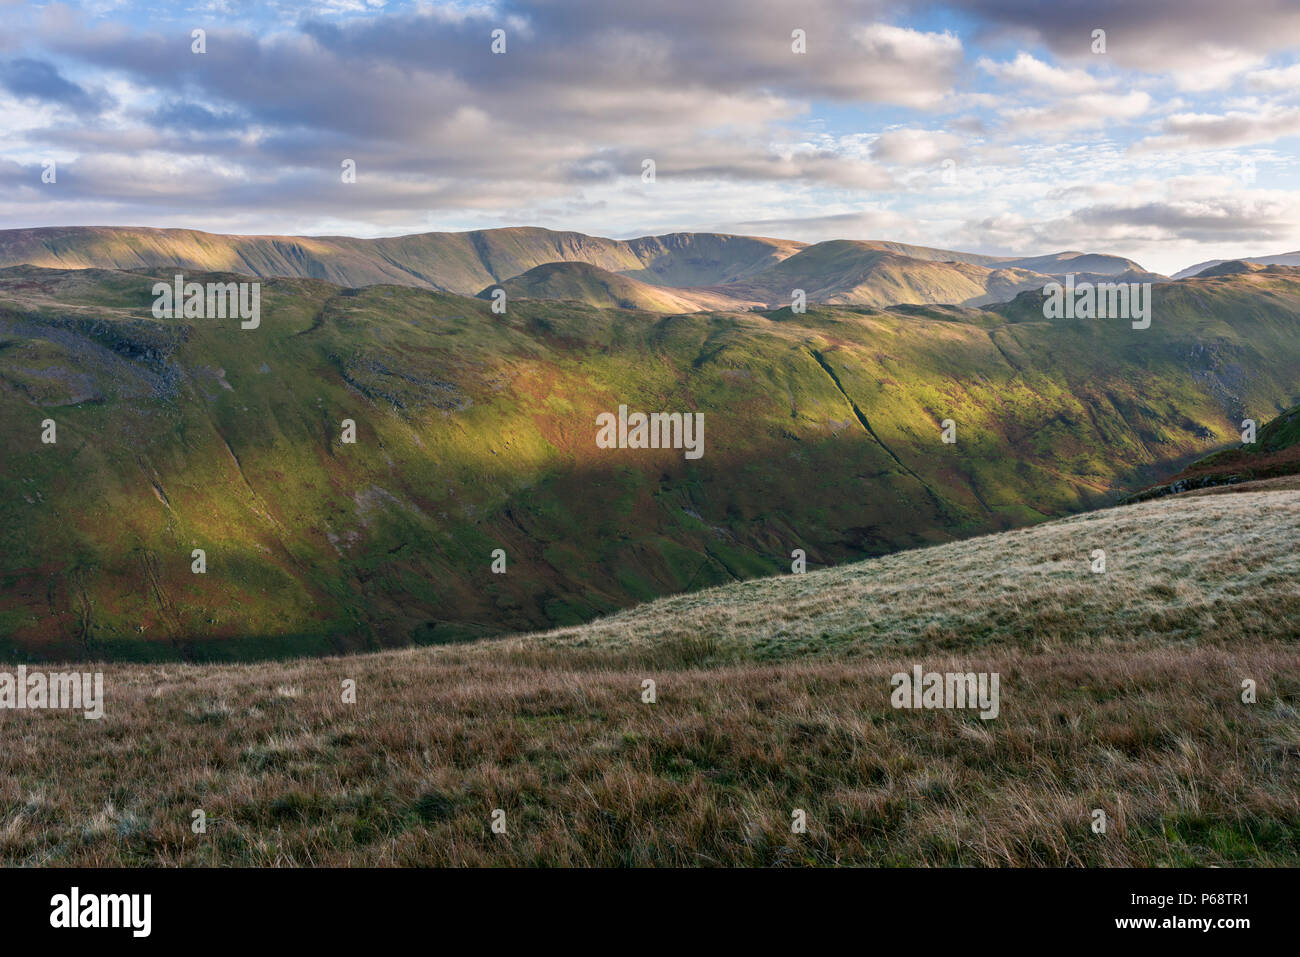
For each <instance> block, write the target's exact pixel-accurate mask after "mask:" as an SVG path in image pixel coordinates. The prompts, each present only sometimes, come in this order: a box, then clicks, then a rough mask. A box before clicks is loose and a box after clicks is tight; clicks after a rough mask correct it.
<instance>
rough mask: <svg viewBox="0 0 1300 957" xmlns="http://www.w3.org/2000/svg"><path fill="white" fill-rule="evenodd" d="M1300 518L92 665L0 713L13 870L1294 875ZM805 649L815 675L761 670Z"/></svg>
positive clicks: (902, 559) (1215, 523) (1164, 508)
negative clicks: (46, 704) (293, 651)
mask: <svg viewBox="0 0 1300 957" xmlns="http://www.w3.org/2000/svg"><path fill="white" fill-rule="evenodd" d="M1298 504H1300V493H1295V492H1285V491H1284V492H1264V493H1250V494H1239V495H1232V496H1221V497H1214V498H1200V499H1196V500H1179V499H1172V500H1161V501H1157V502H1152V503H1145V504H1143V505H1139V506H1133V507H1129V508H1124V509H1116V510H1113V511H1111V512H1103V513H1097V514H1096V515H1091V516H1082V517H1079V518H1074V519H1070V520H1067V521H1064V522H1058V523H1053V524H1052V525H1049V526H1043V527H1041V528H1037V529H1032V530H1028V531H1023V532H1014V533H1010V534H1007V535H999V536H994V537H990V538H986V539H978V540H973V541H970V542H964V543H960V544H957V545H949V546H943V547H941V548H936V549H929V550H925V551H917V552H912V553H908V554H906V555H898V556H892V557H890V558H886V559H882V560H879V561H876V562H871V563H867V564H865V565H862V566H854V567H850V568H845V569H837V570H830V571H826V572H821V573H817V574H810V575H807V576H801V577H798V578H795V577H791V578H786V579H781V580H776V581H769V582H758V583H752V584H747V585H740V586H735V587H733V588H730V589H724V590H719V591H716V592H711V593H704V594H702V595H692V596H686V597H683V598H674V599H668V600H666V601H662V602H658V603H655V604H654V605H651V606H647V607H646V608H645V609H642V610H640V611H639V612H633V613H628V614H625V615H621V616H618V617H617V618H616V619H612V620H609V621H606V622H602V623H597V624H595V625H593V626H589V627H588V628H585V629H572V630H569V631H566V632H561V633H553V634H551V635H547V636H537V637H531V638H520V639H514V640H511V641H508V642H496V643H482V644H478V645H471V646H462V647H451V648H440V649H420V650H411V651H402V652H390V653H384V654H378V655H367V656H360V657H353V658H331V659H319V660H310V661H299V662H291V663H286V664H275V665H266V664H262V665H244V666H194V665H187V666H170V665H169V666H157V665H153V666H130V665H115V666H106V667H104V669H103V670H104V671H105V690H106V697H107V706H106V711H107V714H106V717H105V718H104V719H103V720H102V721H98V722H96V721H87V720H85V719H83V718H82V717H81V716H80V715H79V714H72V713H68V712H33V711H24V712H0V734H3V735H4V740H5V742H6V745H7V746H6V748H5V749H4V750H3V752H0V860H3V861H4V862H6V863H9V864H51V865H54V864H71V865H114V864H128V865H145V864H161V865H210V864H215V865H255V866H278V865H291V866H292V865H298V866H310V865H438V864H448V865H490V864H514V865H538V864H554V865H594V864H601V865H649V864H659V865H664V864H681V865H714V864H720V865H782V864H789V865H804V864H815V865H834V864H923V865H955V864H976V865H1004V864H1015V865H1077V864H1083V865H1165V864H1200V865H1205V864H1221V865H1228V864H1259V865H1268V864H1289V865H1296V864H1300V720H1298V719H1300V648H1298V647H1297V646H1296V645H1295V644H1294V643H1292V642H1291V641H1290V639H1293V638H1294V636H1295V625H1294V624H1293V622H1294V621H1296V620H1298V619H1300V615H1297V614H1296V605H1295V602H1296V592H1295V581H1296V578H1295V575H1294V571H1295V562H1296V560H1297V559H1296V555H1295V549H1294V542H1295V540H1296V536H1295V531H1296V525H1297V521H1300V518H1298V517H1297V511H1298V509H1297V505H1298ZM1092 547H1105V548H1106V549H1107V552H1108V556H1109V557H1110V569H1111V570H1110V571H1109V572H1108V573H1107V575H1106V576H1091V575H1090V574H1089V573H1088V572H1087V565H1086V556H1087V552H1088V551H1089V550H1090V549H1091V548H1092ZM1080 566H1082V568H1080ZM751 606H756V607H751ZM985 606H987V607H985ZM982 608H983V610H981V609H982ZM710 609H712V611H710ZM1270 609H1271V611H1270ZM855 619H856V622H857V623H856V624H855ZM889 622H893V624H889ZM963 622H964V623H965V624H962V623H963ZM1071 622H1072V623H1073V630H1071V624H1070V623H1071ZM1162 629H1163V630H1162ZM821 635H828V636H830V637H829V638H826V639H821V640H817V638H818V636H821ZM1070 635H1074V636H1075V637H1076V639H1077V640H1076V641H1075V642H1073V643H1071V642H1070V641H1069V640H1068V639H1069V636H1070ZM1162 639H1163V642H1162ZM787 640H788V641H790V642H791V643H792V647H789V648H779V653H780V654H781V656H782V657H784V658H787V659H792V656H793V655H794V654H796V653H802V654H805V655H810V656H811V657H809V658H807V659H805V660H784V661H779V662H771V661H756V660H746V659H752V658H754V657H755V656H761V655H764V654H770V653H772V648H773V647H774V643H779V642H781V641H787ZM584 642H585V643H588V644H592V645H597V644H598V647H588V648H583V647H579V645H580V644H582V643H584ZM729 658H731V659H736V660H732V661H729V660H728V659H729ZM913 664H922V665H923V666H924V667H925V668H926V669H927V670H938V671H949V670H960V671H968V670H970V671H996V672H999V673H1000V674H1001V676H1002V695H1001V714H1000V715H999V717H998V718H997V719H995V720H993V721H987V722H986V721H981V720H980V719H979V718H978V717H976V716H975V715H974V714H972V713H969V712H960V713H959V712H952V711H897V710H894V709H892V708H891V707H890V706H889V690H890V689H889V676H890V675H891V674H892V673H894V672H895V671H907V670H909V669H910V668H911V666H912V665H913ZM345 678H351V679H354V680H355V681H356V682H357V689H358V701H357V703H356V704H354V705H348V704H344V703H342V701H341V695H340V683H341V682H342V681H343V679H345ZM646 678H652V679H653V680H655V681H656V683H657V686H658V688H657V690H658V701H657V702H656V703H655V704H644V703H642V701H641V682H642V681H643V680H644V679H646ZM1245 678H1251V679H1253V680H1255V681H1256V682H1257V683H1258V687H1259V700H1258V702H1257V703H1255V704H1244V703H1243V702H1242V701H1241V700H1240V687H1241V682H1242V680H1243V679H1245ZM494 808H503V809H504V810H505V812H506V815H507V825H508V833H506V834H504V835H498V834H494V833H492V832H491V830H490V828H489V821H490V815H491V812H492V809H494ZM795 808H801V809H804V810H805V811H806V812H807V814H808V820H809V830H808V833H806V834H794V833H791V829H790V819H791V812H792V811H793V810H794V809H795ZM1094 808H1101V809H1103V810H1105V811H1106V813H1107V815H1108V816H1109V818H1110V827H1109V830H1108V832H1107V833H1106V834H1105V835H1097V834H1094V833H1093V832H1092V831H1091V829H1090V826H1089V825H1090V823H1091V813H1092V811H1093V809H1094ZM194 809H202V810H203V811H205V813H206V814H207V818H208V830H207V833H205V834H194V833H192V832H191V829H190V823H191V812H192V811H193V810H194Z"/></svg>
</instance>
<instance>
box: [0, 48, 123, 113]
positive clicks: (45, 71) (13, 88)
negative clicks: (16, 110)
mask: <svg viewBox="0 0 1300 957" xmlns="http://www.w3.org/2000/svg"><path fill="white" fill-rule="evenodd" d="M0 87H3V88H4V89H6V90H8V91H9V92H10V93H12V94H13V95H14V96H18V97H23V98H27V99H34V100H40V101H42V102H44V103H52V104H55V105H57V106H62V107H66V108H67V109H69V110H71V111H72V112H73V113H76V114H78V115H87V114H93V113H98V112H99V111H101V110H102V109H104V108H105V107H107V106H108V105H110V104H111V102H112V99H111V97H108V96H106V95H104V94H92V93H90V92H88V91H86V90H84V89H82V88H81V87H80V86H78V85H77V84H75V83H72V82H70V81H69V80H66V79H64V78H63V76H62V74H60V73H59V71H58V69H57V68H56V67H55V66H54V65H53V64H52V63H48V62H46V61H44V60H35V59H31V58H29V57H18V58H16V59H13V60H7V61H4V62H0Z"/></svg>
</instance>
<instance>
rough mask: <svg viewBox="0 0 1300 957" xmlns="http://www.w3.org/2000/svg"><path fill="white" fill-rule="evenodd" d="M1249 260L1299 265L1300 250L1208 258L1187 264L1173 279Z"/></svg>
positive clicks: (1265, 264)
mask: <svg viewBox="0 0 1300 957" xmlns="http://www.w3.org/2000/svg"><path fill="white" fill-rule="evenodd" d="M1232 261H1236V262H1243V261H1244V262H1249V263H1254V264H1256V265H1259V266H1300V251H1297V252H1293V253H1282V254H1281V255H1277V256H1251V257H1249V258H1247V259H1244V260H1227V259H1209V260H1206V261H1205V262H1203V263H1197V264H1196V265H1195V266H1188V267H1187V268H1186V269H1181V270H1179V271H1178V272H1176V273H1174V275H1173V278H1174V279H1186V278H1188V277H1190V276H1197V275H1200V274H1201V273H1203V272H1204V271H1205V270H1206V269H1209V268H1210V267H1212V266H1219V265H1222V264H1223V263H1226V262H1232Z"/></svg>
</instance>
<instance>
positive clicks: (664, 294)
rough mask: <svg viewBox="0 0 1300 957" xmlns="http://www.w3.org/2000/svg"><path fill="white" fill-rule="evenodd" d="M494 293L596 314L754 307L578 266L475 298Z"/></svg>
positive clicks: (526, 276) (549, 266) (524, 277)
mask: <svg viewBox="0 0 1300 957" xmlns="http://www.w3.org/2000/svg"><path fill="white" fill-rule="evenodd" d="M719 288H726V287H719ZM496 289H504V290H505V292H506V297H507V302H509V301H512V300H514V299H558V300H565V301H569V302H580V303H583V304H584V305H588V306H594V307H596V308H600V309H641V310H644V311H645V312H699V311H700V310H702V309H716V310H727V309H747V308H749V307H751V306H753V305H758V303H753V302H741V301H739V300H737V299H734V298H730V297H728V296H726V295H723V294H720V293H710V292H708V291H706V290H703V289H674V288H672V287H666V286H652V285H650V283H647V282H640V281H639V280H636V279H630V278H628V277H627V276H620V275H618V274H617V273H612V272H609V271H608V270H605V269H601V268H600V267H599V266H592V265H590V264H589V263H582V262H555V263H546V264H545V265H542V266H535V267H534V268H532V269H530V270H528V271H527V272H525V273H522V274H520V275H518V276H515V277H514V278H512V279H507V280H505V281H504V282H501V283H493V284H492V285H490V286H487V287H485V288H484V289H483V290H482V291H481V292H480V293H479V294H478V295H479V298H480V299H490V298H492V294H493V292H494V290H496Z"/></svg>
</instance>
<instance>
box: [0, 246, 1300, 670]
mask: <svg viewBox="0 0 1300 957" xmlns="http://www.w3.org/2000/svg"><path fill="white" fill-rule="evenodd" d="M189 278H190V279H200V280H208V279H212V280H215V279H221V278H226V279H235V278H238V277H233V276H229V275H227V276H225V277H221V276H206V277H205V276H199V275H193V276H190V277H189ZM158 279H161V280H164V281H166V280H168V279H170V272H169V271H166V270H163V271H154V272H149V271H140V272H122V271H109V270H81V271H77V270H68V271H49V270H41V269H36V268H31V267H22V268H15V269H9V270H5V271H3V272H0V428H3V430H4V434H5V450H6V455H5V457H4V459H3V462H2V463H0V490H2V494H0V509H3V510H4V515H3V521H0V575H2V576H3V580H4V588H3V596H4V597H3V604H2V605H0V636H3V637H2V638H0V648H2V649H3V650H4V652H5V654H7V655H23V656H30V657H41V656H87V655H91V656H98V655H103V656H116V657H152V658H172V657H199V658H202V657H222V658H253V657H263V656H269V655H288V654H298V653H316V652H321V651H331V650H339V651H343V650H356V649H360V648H378V647H382V646H390V645H403V644H408V643H411V642H415V643H437V642H446V641H457V640H462V639H466V638H471V637H476V636H481V635H490V634H500V633H503V632H512V631H521V630H529V629H535V628H544V627H551V626H562V625H570V624H576V623H579V622H581V621H584V620H588V619H590V618H593V617H595V616H597V615H600V614H604V613H607V612H611V611H615V610H617V609H620V608H623V607H627V606H629V605H632V604H635V603H638V602H642V601H645V600H648V599H652V598H655V597H657V596H660V595H665V594H671V593H676V592H682V591H691V590H696V589H700V588H703V587H706V586H710V585H717V584H721V583H725V582H728V581H734V580H737V579H747V578H752V577H755V576H760V575H770V574H774V573H778V572H782V571H786V570H788V569H789V567H790V562H791V552H792V551H793V550H794V549H803V550H804V551H806V553H807V558H808V561H809V563H810V566H812V567H817V566H823V565H827V564H833V563H839V562H844V561H847V560H850V559H856V558H863V557H869V556H873V555H881V554H884V553H887V552H891V551H895V550H897V549H900V548H906V547H911V546H916V545H924V544H930V543H937V542H943V541H948V540H951V539H954V538H959V537H964V536H969V535H972V534H975V533H979V532H984V531H991V530H997V529H1004V528H1011V527H1015V526H1020V525H1025V524H1027V523H1032V522H1036V521H1038V520H1040V519H1042V518H1044V517H1047V516H1054V515H1062V514H1066V513H1069V512H1072V511H1076V510H1080V509H1084V508H1087V507H1090V506H1093V505H1096V504H1099V503H1102V502H1106V501H1109V500H1111V499H1113V498H1114V497H1115V496H1116V495H1118V494H1119V493H1120V492H1122V491H1123V490H1124V489H1127V488H1132V487H1136V486H1138V485H1140V484H1142V483H1144V482H1149V481H1151V480H1152V479H1154V478H1156V477H1158V476H1160V475H1164V474H1168V473H1169V472H1170V471H1171V470H1172V469H1173V468H1176V467H1178V466H1179V465H1181V464H1182V463H1184V462H1186V461H1190V460H1192V459H1193V458H1195V457H1197V456H1198V455H1201V454H1203V453H1204V452H1205V451H1206V450H1207V449H1210V448H1213V447H1215V446H1217V445H1222V444H1225V443H1227V442H1229V441H1231V440H1232V438H1233V437H1234V436H1235V435H1236V434H1237V428H1238V424H1239V422H1240V420H1241V418H1242V417H1243V416H1244V415H1245V414H1247V413H1250V414H1253V415H1255V416H1256V417H1259V418H1261V419H1263V418H1265V417H1267V416H1268V415H1271V414H1273V413H1274V412H1276V411H1279V410H1281V409H1283V408H1286V407H1288V406H1290V405H1293V404H1295V403H1296V401H1297V396H1296V383H1295V377H1294V370H1295V369H1296V368H1297V360H1300V339H1298V338H1297V336H1296V323H1297V316H1298V315H1300V270H1289V271H1287V270H1284V271H1282V272H1274V273H1270V274H1268V275H1265V274H1263V273H1257V274H1250V275H1248V276H1224V277H1216V278H1208V279H1192V280H1187V281H1184V282H1179V283H1174V284H1169V285H1164V286H1158V287H1157V288H1156V290H1155V297H1156V298H1155V309H1154V317H1153V321H1152V324H1151V328H1150V329H1147V330H1142V331H1137V330H1132V329H1130V328H1129V326H1128V324H1127V323H1124V322H1114V321H1058V322H1048V321H1045V320H1043V319H1042V311H1041V297H1038V294H1036V293H1026V294H1024V295H1022V296H1020V297H1019V298H1018V299H1017V300H1015V301H1013V302H1012V303H1009V304H1007V305H1005V306H999V307H997V309H996V310H978V309H963V308H959V307H940V306H910V307H897V308H894V309H884V310H879V309H871V308H865V307H856V308H848V307H813V308H810V309H809V311H808V312H807V313H806V314H802V315H797V314H793V313H791V311H790V310H789V309H780V310H775V311H771V312H767V313H757V312H748V313H694V314H689V315H676V316H661V315H657V314H653V313H648V312H642V311H639V310H628V309H610V310H604V309H595V308H588V307H583V306H580V305H577V304H574V303H557V302H549V301H524V300H520V301H514V302H512V303H511V304H510V307H509V311H508V313H507V314H506V315H504V316H496V315H493V314H492V312H491V310H490V305H489V303H487V302H485V301H483V300H479V299H474V298H467V297H462V296H457V295H451V294H443V293H435V292H430V291H427V290H420V289H416V288H412V287H409V286H385V285H379V286H371V287H368V288H364V289H347V288H341V287H338V286H335V285H331V284H329V283H325V282H322V281H318V280H311V279H272V280H266V281H264V282H263V284H262V317H261V324H260V326H259V327H258V328H257V329H255V330H241V329H240V328H239V324H238V322H236V321H234V320H199V319H189V320H171V319H161V320H160V319H154V318H153V317H152V316H151V314H150V305H151V303H152V297H151V295H150V289H151V287H152V285H153V283H154V282H155V281H156V280H158ZM1036 297H1037V298H1036ZM1035 308H1037V312H1036V313H1035ZM620 405H627V406H628V407H629V408H630V409H632V410H640V411H645V412H653V411H667V412H700V413H703V415H704V421H705V433H704V435H705V454H704V455H703V457H702V458H700V459H698V460H690V459H686V458H685V457H684V455H683V452H682V451H681V450H673V449H645V450H639V449H627V448H624V449H602V448H598V447H597V445H596V443H595V431H596V429H595V421H596V416H597V415H598V414H600V413H604V412H610V413H612V412H615V411H616V410H617V409H618V407H619V406H620ZM47 419H53V420H54V422H55V423H56V425H57V442H56V443H55V444H53V445H50V444H44V443H42V441H41V435H42V431H43V426H42V423H43V422H44V421H45V420H47ZM344 419H352V420H354V421H355V424H356V443H355V444H345V443H343V442H342V441H341V435H342V431H341V430H342V423H343V420H344ZM946 419H952V420H954V422H955V423H956V429H957V433H956V437H957V441H956V444H954V445H947V444H944V443H943V442H942V441H941V438H940V435H941V424H942V423H943V421H944V420H946ZM195 548H201V549H204V550H205V551H206V558H207V571H206V573H205V574H202V575H199V574H194V573H193V572H192V571H191V561H192V559H191V554H192V550H193V549H195ZM498 548H500V549H503V550H504V551H505V554H506V556H507V571H506V573H505V574H501V575H498V574H493V572H492V570H491V563H492V553H493V550H494V549H498Z"/></svg>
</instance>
